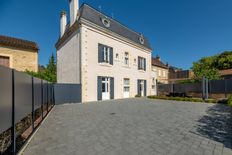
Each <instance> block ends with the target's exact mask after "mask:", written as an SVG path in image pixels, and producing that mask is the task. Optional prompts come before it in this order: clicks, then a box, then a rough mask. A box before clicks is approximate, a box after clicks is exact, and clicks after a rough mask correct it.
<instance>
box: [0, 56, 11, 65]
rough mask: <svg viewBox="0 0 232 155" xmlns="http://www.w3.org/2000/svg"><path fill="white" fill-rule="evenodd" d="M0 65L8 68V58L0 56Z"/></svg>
mask: <svg viewBox="0 0 232 155" xmlns="http://www.w3.org/2000/svg"><path fill="white" fill-rule="evenodd" d="M0 65H1V66H5V67H10V58H9V57H6V56H0Z"/></svg>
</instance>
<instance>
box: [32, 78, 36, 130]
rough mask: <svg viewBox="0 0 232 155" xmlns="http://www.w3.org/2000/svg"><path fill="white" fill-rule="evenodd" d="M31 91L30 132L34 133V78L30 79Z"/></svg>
mask: <svg viewBox="0 0 232 155" xmlns="http://www.w3.org/2000/svg"><path fill="white" fill-rule="evenodd" d="M31 89H32V102H31V103H32V112H31V115H32V130H33V131H34V129H35V126H34V121H35V112H34V110H35V99H34V98H35V97H34V95H35V94H34V78H33V76H32V77H31Z"/></svg>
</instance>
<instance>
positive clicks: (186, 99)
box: [148, 96, 232, 105]
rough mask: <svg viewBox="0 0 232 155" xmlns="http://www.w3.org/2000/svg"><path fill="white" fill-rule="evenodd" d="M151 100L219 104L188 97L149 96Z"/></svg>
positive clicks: (211, 100) (209, 100)
mask: <svg viewBox="0 0 232 155" xmlns="http://www.w3.org/2000/svg"><path fill="white" fill-rule="evenodd" d="M148 98H150V99H161V100H174V101H186V102H206V103H217V101H216V100H214V99H207V100H203V99H201V98H187V97H167V96H148ZM231 105H232V104H231Z"/></svg>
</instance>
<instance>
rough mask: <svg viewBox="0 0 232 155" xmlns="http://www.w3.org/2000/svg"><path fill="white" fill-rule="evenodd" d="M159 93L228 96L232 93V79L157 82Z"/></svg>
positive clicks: (212, 96) (213, 96) (214, 96)
mask: <svg viewBox="0 0 232 155" xmlns="http://www.w3.org/2000/svg"><path fill="white" fill-rule="evenodd" d="M157 92H158V95H168V94H170V93H184V94H186V95H189V96H193V97H203V98H205V97H206V98H208V96H209V97H211V98H226V97H228V95H229V94H231V93H232V79H225V80H211V81H208V80H207V79H204V80H202V82H199V83H184V84H157Z"/></svg>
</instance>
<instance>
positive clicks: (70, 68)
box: [57, 32, 81, 84]
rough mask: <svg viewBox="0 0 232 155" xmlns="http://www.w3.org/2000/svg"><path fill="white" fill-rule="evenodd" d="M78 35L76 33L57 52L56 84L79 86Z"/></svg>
mask: <svg viewBox="0 0 232 155" xmlns="http://www.w3.org/2000/svg"><path fill="white" fill-rule="evenodd" d="M79 45H80V33H79V32H76V33H74V34H73V35H72V36H70V38H69V39H67V40H66V42H65V43H64V44H63V45H62V47H61V48H60V49H59V50H57V83H71V84H80V82H81V79H80V46H79Z"/></svg>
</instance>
